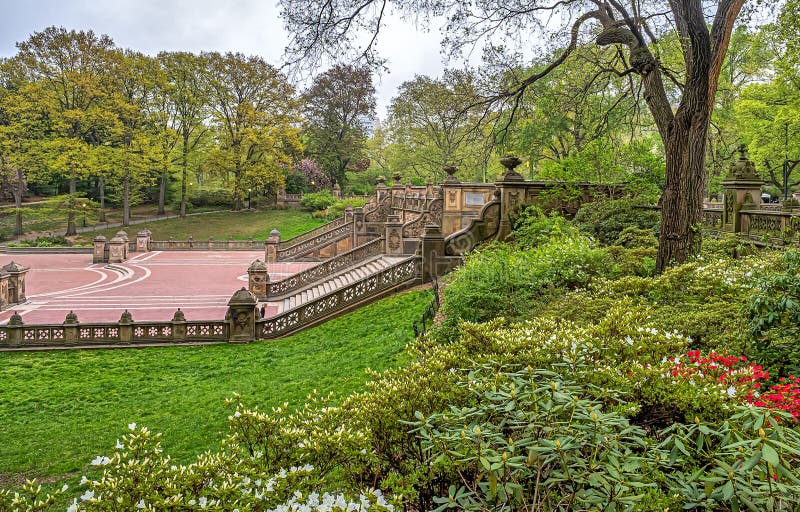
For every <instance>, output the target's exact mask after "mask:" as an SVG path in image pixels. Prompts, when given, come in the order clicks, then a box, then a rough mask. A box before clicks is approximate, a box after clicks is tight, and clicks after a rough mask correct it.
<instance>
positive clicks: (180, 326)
mask: <svg viewBox="0 0 800 512" xmlns="http://www.w3.org/2000/svg"><path fill="white" fill-rule="evenodd" d="M172 338H173V339H174V341H176V342H181V341H184V340H186V316H185V315H184V314H183V311H181V308H178V310H177V311H175V314H174V315H172Z"/></svg>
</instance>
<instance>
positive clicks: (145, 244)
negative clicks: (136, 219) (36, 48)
mask: <svg viewBox="0 0 800 512" xmlns="http://www.w3.org/2000/svg"><path fill="white" fill-rule="evenodd" d="M136 251H137V252H149V251H150V231H149V230H147V229H145V230H142V231H139V232H138V233H137V234H136Z"/></svg>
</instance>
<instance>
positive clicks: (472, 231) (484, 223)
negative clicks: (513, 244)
mask: <svg viewBox="0 0 800 512" xmlns="http://www.w3.org/2000/svg"><path fill="white" fill-rule="evenodd" d="M499 227H500V202H499V201H489V202H488V203H486V205H485V206H484V207H483V208H482V209H481V213H480V214H479V215H478V217H476V218H474V219H472V221H471V222H470V223H469V225H468V226H467V227H466V228H464V229H462V230H461V231H456V232H455V233H453V234H452V235H450V236H448V237H447V238H445V254H446V255H448V256H463V255H464V254H466V253H467V252H469V251H471V250H472V249H473V248H474V247H475V246H476V245H478V244H479V243H481V242H483V241H484V240H488V239H490V238H492V237H494V236H495V235H496V234H497V231H498V228H499Z"/></svg>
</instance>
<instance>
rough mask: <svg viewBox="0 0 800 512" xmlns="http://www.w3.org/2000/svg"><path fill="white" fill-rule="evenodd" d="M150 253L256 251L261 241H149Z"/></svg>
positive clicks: (261, 247)
mask: <svg viewBox="0 0 800 512" xmlns="http://www.w3.org/2000/svg"><path fill="white" fill-rule="evenodd" d="M149 247H150V250H151V251H257V250H259V249H264V241H263V240H253V239H249V240H214V239H208V240H194V239H192V238H190V239H189V240H150V245H149Z"/></svg>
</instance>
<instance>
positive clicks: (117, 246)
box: [108, 236, 126, 263]
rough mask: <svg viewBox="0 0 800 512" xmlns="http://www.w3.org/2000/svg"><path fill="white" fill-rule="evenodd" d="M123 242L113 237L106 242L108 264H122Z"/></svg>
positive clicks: (124, 243) (123, 256)
mask: <svg viewBox="0 0 800 512" xmlns="http://www.w3.org/2000/svg"><path fill="white" fill-rule="evenodd" d="M125 245H126V242H125V240H123V239H121V238H120V237H118V236H115V237H114V238H112V239H111V240H109V241H108V262H109V263H122V262H123V261H125Z"/></svg>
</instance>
